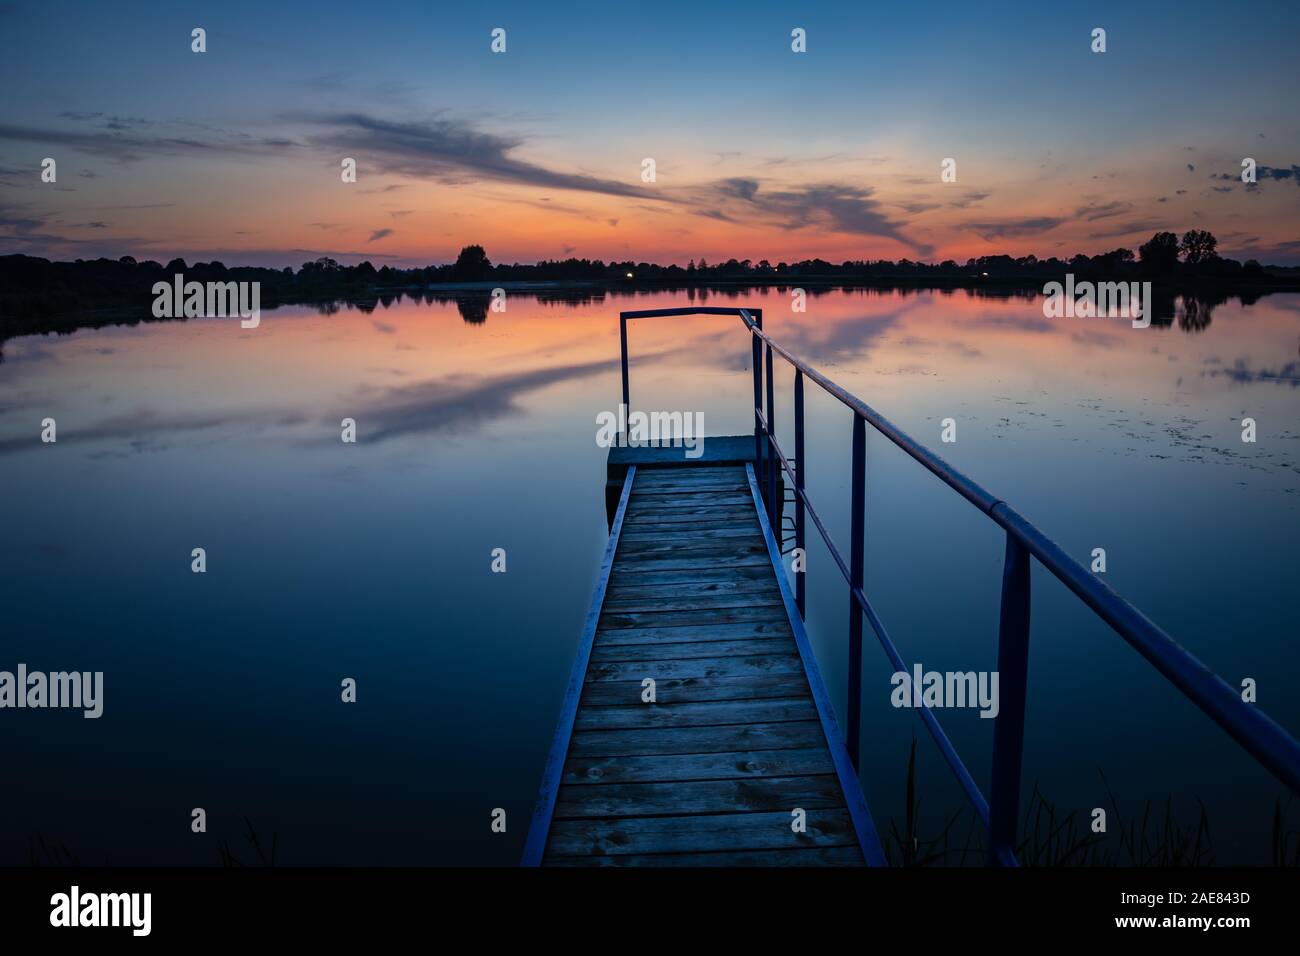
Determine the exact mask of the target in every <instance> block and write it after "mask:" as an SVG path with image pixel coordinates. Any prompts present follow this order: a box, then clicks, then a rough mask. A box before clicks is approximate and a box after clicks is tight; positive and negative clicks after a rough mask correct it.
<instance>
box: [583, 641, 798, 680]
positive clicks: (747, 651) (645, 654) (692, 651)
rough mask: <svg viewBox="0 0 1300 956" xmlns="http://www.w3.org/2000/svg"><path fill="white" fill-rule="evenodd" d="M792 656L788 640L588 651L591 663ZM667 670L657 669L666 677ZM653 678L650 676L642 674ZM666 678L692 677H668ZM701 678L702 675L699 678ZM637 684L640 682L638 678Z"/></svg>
mask: <svg viewBox="0 0 1300 956" xmlns="http://www.w3.org/2000/svg"><path fill="white" fill-rule="evenodd" d="M787 652H789V653H794V642H793V641H792V640H791V639H790V638H788V637H781V638H755V639H754V640H749V641H692V642H691V643H689V644H665V643H661V644H605V645H602V644H599V643H598V644H596V645H595V646H594V647H592V649H591V663H592V664H605V663H609V662H612V661H685V660H690V659H691V658H707V657H756V656H761V655H764V654H785V653H787ZM665 671H666V669H664V670H660V669H656V673H665ZM641 676H642V677H652V676H654V675H653V674H648V673H647V674H642V675H641ZM666 676H672V677H682V676H693V675H683V674H671V675H666ZM701 676H703V675H701ZM637 679H638V680H639V679H640V678H637Z"/></svg>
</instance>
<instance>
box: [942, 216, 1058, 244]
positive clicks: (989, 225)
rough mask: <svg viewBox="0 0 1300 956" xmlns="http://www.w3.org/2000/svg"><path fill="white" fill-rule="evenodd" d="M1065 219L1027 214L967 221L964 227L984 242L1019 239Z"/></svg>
mask: <svg viewBox="0 0 1300 956" xmlns="http://www.w3.org/2000/svg"><path fill="white" fill-rule="evenodd" d="M1065 221H1066V220H1065V219H1064V218H1063V217H1060V216H1027V217H1023V218H1020V219H1002V220H998V221H990V222H968V223H966V228H967V229H969V230H970V231H971V232H973V233H975V234H976V235H978V236H979V237H980V238H981V239H983V240H985V241H986V242H992V241H993V240H994V239H1019V238H1021V237H1024V236H1037V235H1041V234H1042V233H1045V232H1051V231H1052V230H1053V229H1055V228H1056V227H1057V226H1059V225H1061V223H1063V222H1065Z"/></svg>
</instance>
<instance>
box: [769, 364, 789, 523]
mask: <svg viewBox="0 0 1300 956" xmlns="http://www.w3.org/2000/svg"><path fill="white" fill-rule="evenodd" d="M765 371H766V374H767V469H768V470H767V520H768V521H769V522H770V523H771V525H772V533H773V534H774V535H776V536H777V544H778V545H780V544H781V543H782V540H783V539H784V537H785V535H784V533H783V530H784V529H782V527H781V506H780V503H779V502H778V501H777V500H776V482H777V479H778V478H779V476H780V474H781V460H780V459H779V458H777V455H776V442H775V436H776V399H775V398H774V397H773V392H774V391H775V389H776V384H775V376H774V375H773V374H772V346H771V345H769V346H768V347H767V368H766V370H765Z"/></svg>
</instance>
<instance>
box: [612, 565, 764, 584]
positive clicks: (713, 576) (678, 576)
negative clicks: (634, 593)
mask: <svg viewBox="0 0 1300 956" xmlns="http://www.w3.org/2000/svg"><path fill="white" fill-rule="evenodd" d="M741 579H744V580H749V581H765V582H771V581H772V564H771V562H768V563H767V564H764V565H758V564H755V565H743V566H730V567H708V568H694V569H689V568H669V569H664V570H648V569H646V568H645V566H644V564H642V565H640V566H638V567H637V569H636V570H634V571H633V570H627V569H620V568H619V566H618V565H617V564H616V565H614V569H613V571H611V572H610V575H609V586H610V587H612V588H622V587H634V586H637V585H649V584H683V583H697V584H703V583H705V582H710V581H738V580H741Z"/></svg>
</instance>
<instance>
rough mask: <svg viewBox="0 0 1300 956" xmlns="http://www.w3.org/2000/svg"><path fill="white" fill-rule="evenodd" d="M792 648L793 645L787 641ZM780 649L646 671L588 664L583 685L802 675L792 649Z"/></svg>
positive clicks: (630, 664)
mask: <svg viewBox="0 0 1300 956" xmlns="http://www.w3.org/2000/svg"><path fill="white" fill-rule="evenodd" d="M791 644H793V641H791ZM785 651H786V647H785V646H784V644H782V645H780V647H779V649H778V650H777V651H776V652H775V653H767V654H751V655H746V656H744V657H733V656H725V657H693V658H676V659H674V660H660V661H653V662H652V663H653V664H654V667H653V668H649V667H647V666H646V665H647V663H651V662H647V661H646V660H644V659H638V660H620V661H592V662H591V666H590V667H588V668H587V683H595V682H597V681H629V680H634V681H638V682H639V681H642V680H645V678H647V677H652V676H653V677H654V679H655V680H685V679H686V678H688V677H701V678H703V677H748V676H753V675H756V674H802V673H803V664H802V662H801V661H800V660H799V655H798V654H796V653H795V651H794V648H793V647H790V648H789V653H788V654H787V653H785Z"/></svg>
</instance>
